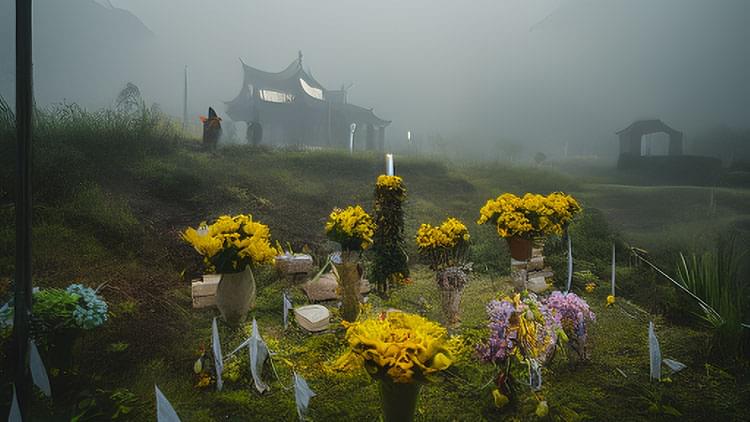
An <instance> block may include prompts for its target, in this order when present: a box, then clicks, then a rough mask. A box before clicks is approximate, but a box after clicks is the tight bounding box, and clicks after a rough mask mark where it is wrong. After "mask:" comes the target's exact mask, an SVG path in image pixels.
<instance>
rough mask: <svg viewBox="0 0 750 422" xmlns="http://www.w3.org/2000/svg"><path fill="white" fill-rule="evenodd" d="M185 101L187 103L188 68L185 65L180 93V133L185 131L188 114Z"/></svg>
mask: <svg viewBox="0 0 750 422" xmlns="http://www.w3.org/2000/svg"><path fill="white" fill-rule="evenodd" d="M187 101H188V67H187V65H185V86H184V89H183V92H182V131H183V132H184V131H185V130H187V124H188V121H187V119H188V112H187Z"/></svg>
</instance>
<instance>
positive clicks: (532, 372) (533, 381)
mask: <svg viewBox="0 0 750 422" xmlns="http://www.w3.org/2000/svg"><path fill="white" fill-rule="evenodd" d="M529 386H531V389H532V390H533V391H539V390H540V389H541V388H542V366H541V365H539V362H537V361H536V359H529Z"/></svg>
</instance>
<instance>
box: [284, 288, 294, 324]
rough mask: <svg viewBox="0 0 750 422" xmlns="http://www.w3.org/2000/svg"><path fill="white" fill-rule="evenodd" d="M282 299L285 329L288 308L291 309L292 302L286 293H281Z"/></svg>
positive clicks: (287, 321)
mask: <svg viewBox="0 0 750 422" xmlns="http://www.w3.org/2000/svg"><path fill="white" fill-rule="evenodd" d="M282 300H283V301H284V329H285V330H286V327H287V325H288V324H289V310H290V309H292V302H291V301H290V300H289V298H288V297H287V296H286V293H282Z"/></svg>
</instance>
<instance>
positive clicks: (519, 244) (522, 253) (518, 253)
mask: <svg viewBox="0 0 750 422" xmlns="http://www.w3.org/2000/svg"><path fill="white" fill-rule="evenodd" d="M506 240H507V241H508V247H509V248H510V256H511V258H513V259H515V260H516V261H528V260H529V259H530V258H531V247H532V245H533V242H532V241H531V240H530V239H524V238H522V237H519V236H513V237H509V238H507V239H506Z"/></svg>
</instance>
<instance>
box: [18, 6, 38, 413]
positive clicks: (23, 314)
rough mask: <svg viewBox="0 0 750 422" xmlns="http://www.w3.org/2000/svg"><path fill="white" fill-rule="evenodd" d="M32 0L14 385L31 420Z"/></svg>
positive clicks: (21, 73)
mask: <svg viewBox="0 0 750 422" xmlns="http://www.w3.org/2000/svg"><path fill="white" fill-rule="evenodd" d="M32 83H33V76H32V56H31V0H16V136H17V138H16V142H17V145H18V146H17V157H16V179H17V180H16V277H15V315H14V317H13V341H14V345H15V368H14V369H15V371H14V382H15V386H16V394H17V397H18V404H19V408H20V410H21V415H22V417H23V419H24V420H29V419H30V415H29V410H30V408H31V400H32V395H31V393H32V391H31V374H30V373H29V317H30V315H31V126H32V113H33V106H34V101H33V89H32Z"/></svg>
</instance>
